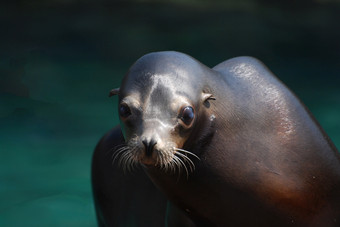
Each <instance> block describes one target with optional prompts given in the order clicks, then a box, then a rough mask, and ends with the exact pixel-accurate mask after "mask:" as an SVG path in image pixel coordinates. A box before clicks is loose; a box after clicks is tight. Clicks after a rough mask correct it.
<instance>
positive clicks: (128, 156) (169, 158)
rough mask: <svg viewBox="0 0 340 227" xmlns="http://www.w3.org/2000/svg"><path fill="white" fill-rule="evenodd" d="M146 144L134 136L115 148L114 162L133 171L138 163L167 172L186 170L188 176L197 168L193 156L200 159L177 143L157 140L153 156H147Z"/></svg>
mask: <svg viewBox="0 0 340 227" xmlns="http://www.w3.org/2000/svg"><path fill="white" fill-rule="evenodd" d="M145 149H146V148H145V146H144V145H143V143H142V140H141V138H140V137H139V136H134V137H133V138H131V139H130V140H129V141H128V142H127V143H126V144H125V145H123V146H121V147H118V148H116V149H114V154H113V156H112V158H113V162H115V161H118V164H119V165H120V166H122V168H123V169H124V171H126V170H128V171H132V169H133V168H134V167H135V166H137V165H143V166H145V167H146V168H148V167H149V166H155V167H158V168H160V169H162V170H164V171H165V172H171V173H176V172H178V173H179V174H180V173H181V172H182V171H185V173H186V175H187V177H188V176H189V173H191V172H193V171H194V170H195V164H194V162H193V161H192V160H191V158H192V157H195V158H197V159H199V157H197V156H196V155H195V154H194V153H192V152H190V151H187V150H184V149H181V148H178V147H177V145H176V143H174V142H171V141H168V142H163V141H161V140H158V141H157V144H156V145H155V146H154V149H153V152H152V155H151V156H147V155H146V152H145Z"/></svg>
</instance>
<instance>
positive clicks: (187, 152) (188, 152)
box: [174, 147, 201, 160]
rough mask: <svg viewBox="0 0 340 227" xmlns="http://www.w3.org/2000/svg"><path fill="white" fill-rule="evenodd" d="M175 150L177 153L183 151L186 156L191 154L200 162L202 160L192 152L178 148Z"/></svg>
mask: <svg viewBox="0 0 340 227" xmlns="http://www.w3.org/2000/svg"><path fill="white" fill-rule="evenodd" d="M174 150H175V151H181V152H184V153H186V154H190V155H192V156H194V157H195V158H197V159H198V160H201V159H200V158H199V157H198V156H197V155H195V154H194V153H192V152H190V151H187V150H184V149H181V148H177V147H174Z"/></svg>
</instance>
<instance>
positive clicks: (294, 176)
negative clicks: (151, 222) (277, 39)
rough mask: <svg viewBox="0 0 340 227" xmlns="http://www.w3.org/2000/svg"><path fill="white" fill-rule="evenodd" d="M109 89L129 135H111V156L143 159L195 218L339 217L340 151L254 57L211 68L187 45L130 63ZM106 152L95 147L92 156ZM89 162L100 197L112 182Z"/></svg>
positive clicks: (221, 222) (239, 222)
mask: <svg viewBox="0 0 340 227" xmlns="http://www.w3.org/2000/svg"><path fill="white" fill-rule="evenodd" d="M114 93H115V94H118V95H119V103H120V106H119V112H120V114H121V121H122V126H123V127H122V128H123V132H124V136H125V143H124V139H123V138H122V136H120V139H119V140H117V139H114V141H115V142H114V143H111V144H116V145H115V146H116V149H114V150H113V156H114V158H117V159H120V161H121V163H123V166H125V168H126V166H128V168H129V167H130V166H132V165H134V164H138V163H139V164H141V165H142V166H143V168H144V169H145V171H146V173H147V175H148V176H149V177H150V179H151V180H152V182H153V183H154V184H155V185H156V186H157V187H158V188H159V189H160V190H161V191H162V192H163V193H164V194H165V195H166V198H167V199H169V200H170V201H171V203H172V204H175V206H176V207H178V208H179V210H181V211H183V212H185V213H186V215H187V216H188V217H189V218H190V220H192V221H193V222H194V224H195V225H197V226H290V225H292V226H294V225H297V226H339V223H340V156H339V153H338V152H337V150H336V148H335V146H334V145H333V144H332V142H331V141H330V140H329V138H328V137H327V135H326V134H325V133H324V132H323V130H322V129H321V128H320V126H319V125H318V124H317V122H316V121H315V120H314V119H313V117H312V116H311V114H310V113H309V112H308V110H307V109H306V108H305V107H304V106H303V104H302V103H301V102H300V101H299V100H298V99H297V98H296V97H295V96H294V95H293V94H292V92H291V91H289V89H287V88H286V87H285V86H284V85H283V84H282V83H281V82H280V81H279V80H278V79H277V78H276V77H275V76H274V75H273V74H272V73H271V72H270V71H269V70H268V69H267V68H266V67H265V66H264V65H263V64H262V63H261V62H259V61H258V60H256V59H254V58H251V57H238V58H233V59H230V60H227V61H225V62H223V63H221V64H219V65H217V66H215V67H214V68H212V69H210V68H208V67H206V66H204V65H203V64H201V63H199V62H198V61H196V60H195V59H193V58H191V57H189V56H187V55H185V54H181V53H177V52H159V53H152V54H148V55H146V56H144V57H142V58H141V59H139V60H138V61H137V62H136V63H135V64H134V65H133V66H132V67H131V68H130V70H129V72H128V74H127V75H126V76H125V78H124V80H123V82H122V86H121V87H120V89H119V91H115V92H114ZM115 131H116V132H117V133H118V134H119V129H116V130H115ZM117 137H118V136H114V138H117ZM106 144H110V140H109V141H107V142H106ZM124 144H127V145H126V146H125V145H124ZM119 145H121V146H123V147H125V148H121V149H119V148H118V147H117V146H119ZM100 146H102V145H98V147H100ZM107 146H109V145H107ZM111 148H114V147H112V146H111ZM107 149H108V148H107ZM102 153H103V148H98V149H97V150H96V152H95V155H94V160H98V158H96V157H103V156H102V155H101V154H102ZM178 153H180V154H178ZM183 155H185V156H186V157H184V156H183ZM107 158H109V157H107ZM104 159H105V158H102V159H101V160H104ZM178 159H180V161H179V160H178ZM188 159H189V160H188ZM101 162H103V161H101ZM96 163H97V164H96ZM98 163H100V161H94V162H93V165H94V166H96V165H100V164H98ZM110 168H111V169H110ZM115 168H116V166H115V165H113V167H109V166H108V167H107V168H105V171H103V172H106V171H108V172H110V171H113V169H115ZM93 169H94V170H93V171H94V174H93V179H94V181H93V182H94V183H93V185H94V188H96V190H94V194H95V198H97V194H98V192H101V191H103V190H104V189H105V188H106V189H107V188H108V187H109V186H107V185H105V183H103V182H104V181H101V182H100V183H97V181H96V179H97V178H98V175H99V174H98V173H96V171H97V170H96V169H98V168H93ZM114 171H116V169H115V170H114ZM138 172H139V171H138ZM106 180H111V181H112V182H114V184H116V185H119V184H120V182H122V178H121V177H112V178H111V179H109V178H106V179H105V181H106ZM144 182H146V181H144ZM148 184H149V183H148ZM125 187H130V185H128V184H126V185H125ZM150 187H152V186H150ZM151 191H152V192H155V189H154V188H153V189H152V190H151ZM108 194H110V195H112V194H115V195H117V189H115V190H111V193H108ZM155 195H157V196H156V198H157V200H159V203H158V204H160V207H163V208H162V209H159V210H152V209H154V208H153V207H149V208H150V211H151V212H152V214H153V215H154V216H153V217H155V216H156V215H158V216H160V215H159V214H158V213H157V212H164V210H165V208H164V204H165V202H164V198H162V195H158V194H157V193H156V192H155ZM150 199H152V198H151V197H150ZM114 200H115V199H114V198H113V199H112V201H114ZM102 203H103V202H102ZM102 203H97V207H103V205H102ZM142 206H143V205H142ZM145 207H146V208H147V207H148V206H147V204H145ZM155 207H157V205H156V206H155ZM97 214H98V213H97ZM112 215H115V213H114V214H112ZM178 220H183V222H186V223H188V225H193V223H190V221H188V220H185V218H182V217H181V218H180V219H178Z"/></svg>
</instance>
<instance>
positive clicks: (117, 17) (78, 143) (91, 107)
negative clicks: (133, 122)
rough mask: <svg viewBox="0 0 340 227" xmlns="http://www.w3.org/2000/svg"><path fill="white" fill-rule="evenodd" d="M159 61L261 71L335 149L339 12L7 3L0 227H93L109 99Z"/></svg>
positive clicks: (300, 4) (212, 4) (1, 63)
mask: <svg viewBox="0 0 340 227" xmlns="http://www.w3.org/2000/svg"><path fill="white" fill-rule="evenodd" d="M273 2H275V3H273ZM160 50H177V51H181V52H185V53H187V54H189V55H191V56H193V57H195V58H196V59H198V60H200V61H201V62H203V63H204V64H206V65H208V66H211V67H212V66H214V65H216V64H218V63H220V62H222V61H224V60H226V59H228V58H231V57H235V56H241V55H250V56H254V57H257V58H259V59H261V60H262V61H263V62H264V63H265V64H266V65H267V66H268V67H269V68H270V69H271V70H272V71H273V72H274V73H275V74H276V75H277V76H278V77H279V78H280V79H281V80H282V81H284V82H285V83H286V84H287V85H288V86H289V87H290V88H291V89H292V90H293V91H294V92H295V93H296V94H297V95H298V96H299V97H300V98H301V99H302V100H303V102H304V103H305V104H306V105H307V106H308V107H309V108H310V110H311V111H312V112H313V114H314V115H315V116H316V118H317V119H318V120H319V122H320V123H321V125H322V126H323V127H324V129H325V130H326V132H327V133H328V134H329V135H330V137H331V138H332V140H333V141H334V142H335V144H336V146H337V147H340V4H339V2H338V1H327V0H318V1H317V0H314V1H312V0H299V1H293V0H285V1H283V0H282V1H270V0H257V1H256V0H247V1H238V0H231V1H216V0H215V1H203V0H201V1H194V0H187V1H180V0H172V1H165V0H164V1H161V0H159V1H148V0H144V1H142V0H139V1H113V0H112V1H109V0H107V1H105V0H97V1H77V0H49V1H39V0H36V1H27V0H26V1H24V0H22V1H10V2H9V3H5V2H2V3H0V104H1V105H0V226H94V225H95V223H96V222H95V215H94V209H93V203H92V195H91V187H90V163H91V155H92V151H93V149H94V147H95V145H96V143H97V141H98V140H99V138H100V137H101V136H102V135H103V134H104V133H105V132H106V131H107V130H109V129H110V128H111V127H113V126H114V125H115V124H117V123H118V120H117V119H118V118H117V114H116V111H115V106H116V102H117V98H116V97H113V98H111V99H109V98H108V97H107V96H108V92H109V90H110V89H112V88H115V87H118V86H119V84H120V80H121V78H122V76H123V75H124V74H125V72H126V71H127V69H128V68H129V66H130V65H131V64H132V63H133V62H134V61H135V60H137V59H138V58H139V57H141V56H142V55H144V54H146V53H149V52H152V51H160Z"/></svg>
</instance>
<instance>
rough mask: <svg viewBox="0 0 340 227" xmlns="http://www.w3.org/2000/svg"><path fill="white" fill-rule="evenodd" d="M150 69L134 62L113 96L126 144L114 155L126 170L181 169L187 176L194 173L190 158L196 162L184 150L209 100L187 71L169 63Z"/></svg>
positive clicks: (151, 65)
mask: <svg viewBox="0 0 340 227" xmlns="http://www.w3.org/2000/svg"><path fill="white" fill-rule="evenodd" d="M138 63H139V64H138ZM143 63H144V64H143ZM147 63H150V61H147ZM152 63H153V64H145V62H143V61H142V63H140V62H137V64H135V65H134V66H133V67H132V68H131V69H130V71H129V72H128V74H127V75H126V76H125V77H124V80H123V83H122V85H121V87H120V89H119V92H118V91H117V93H118V94H119V105H118V112H119V116H120V120H121V123H122V130H123V134H124V137H125V140H126V147H122V148H121V149H119V151H118V152H117V154H119V155H120V156H121V158H122V159H121V162H123V164H124V166H125V165H133V164H136V163H141V164H144V165H146V166H157V167H160V168H163V169H166V170H168V169H176V168H180V166H182V167H183V168H185V170H186V171H187V172H188V169H191V170H193V168H194V164H193V162H192V160H191V159H190V158H192V157H197V156H196V155H195V154H193V153H192V152H191V151H187V150H184V149H183V146H184V144H185V143H186V141H187V140H188V138H189V136H190V134H191V132H192V130H193V129H194V128H195V125H196V123H197V121H198V117H199V115H200V111H202V110H201V109H202V108H201V106H202V102H204V101H206V100H207V99H209V98H212V97H211V95H210V94H206V93H204V92H203V91H202V89H201V87H199V86H197V85H196V84H197V82H195V81H192V80H191V79H190V78H193V75H191V74H190V73H192V72H191V71H190V70H187V69H186V68H183V67H178V65H174V64H173V62H169V61H168V60H167V59H163V61H162V62H159V59H158V60H157V61H156V62H152ZM187 167H189V168H187Z"/></svg>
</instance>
